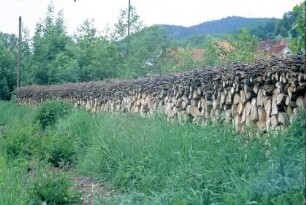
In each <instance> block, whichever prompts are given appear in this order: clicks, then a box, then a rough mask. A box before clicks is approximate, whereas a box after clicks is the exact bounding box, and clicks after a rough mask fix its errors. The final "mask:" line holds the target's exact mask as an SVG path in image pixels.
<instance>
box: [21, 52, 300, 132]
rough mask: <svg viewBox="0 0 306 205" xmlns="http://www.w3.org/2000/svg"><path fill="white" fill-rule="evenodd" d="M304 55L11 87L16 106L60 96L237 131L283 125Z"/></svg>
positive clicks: (98, 107) (292, 107)
mask: <svg viewBox="0 0 306 205" xmlns="http://www.w3.org/2000/svg"><path fill="white" fill-rule="evenodd" d="M304 61H305V56H304V55H291V56H287V57H286V58H271V59H270V60H268V61H263V60H258V61H257V62H256V63H254V64H251V65H249V64H233V65H230V66H227V67H219V68H209V69H198V70H192V71H188V72H184V73H180V74H171V75H160V76H151V77H147V78H143V79H138V80H130V81H129V80H122V81H115V80H107V81H101V82H89V83H78V84H65V85H56V86H28V87H23V88H20V89H18V90H17V100H18V103H20V104H30V105H37V104H39V103H41V102H43V101H45V100H46V99H50V98H56V99H65V100H68V101H70V102H72V103H73V104H74V105H75V106H82V107H86V109H88V110H90V111H92V112H100V111H103V112H135V113H140V114H142V115H148V114H150V113H154V112H156V111H162V112H165V113H166V115H167V116H168V119H169V120H178V121H179V122H182V123H184V122H189V121H191V122H194V123H198V124H203V125H205V124H207V123H210V122H219V121H223V120H225V121H227V122H229V123H232V124H233V125H234V126H235V128H236V129H237V130H242V129H245V127H256V128H259V129H261V130H265V131H269V130H271V129H275V128H279V127H283V126H287V125H288V124H289V123H290V122H291V121H292V120H293V119H294V118H295V116H296V115H297V113H298V112H299V108H302V107H303V106H304V97H305V91H306V75H305V71H304Z"/></svg>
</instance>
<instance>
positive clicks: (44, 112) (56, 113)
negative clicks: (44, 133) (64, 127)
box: [34, 101, 72, 130]
mask: <svg viewBox="0 0 306 205" xmlns="http://www.w3.org/2000/svg"><path fill="white" fill-rule="evenodd" d="M71 109H72V105H71V104H69V103H67V102H64V101H46V102H44V103H43V104H42V105H41V106H40V107H39V109H38V110H37V113H36V116H35V118H34V122H38V124H39V125H40V126H41V128H42V129H43V130H45V129H46V128H47V127H48V126H52V125H54V124H55V123H56V122H57V121H58V120H59V119H61V118H64V117H65V116H67V115H68V114H69V113H70V111H71Z"/></svg>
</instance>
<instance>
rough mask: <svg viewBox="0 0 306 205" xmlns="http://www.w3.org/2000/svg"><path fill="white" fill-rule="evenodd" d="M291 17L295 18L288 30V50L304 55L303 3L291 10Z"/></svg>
mask: <svg viewBox="0 0 306 205" xmlns="http://www.w3.org/2000/svg"><path fill="white" fill-rule="evenodd" d="M293 15H294V16H295V22H294V23H293V24H292V26H291V29H290V34H291V44H290V49H291V50H292V51H293V52H294V53H297V52H303V53H305V2H303V3H301V4H300V5H297V6H295V7H294V8H293Z"/></svg>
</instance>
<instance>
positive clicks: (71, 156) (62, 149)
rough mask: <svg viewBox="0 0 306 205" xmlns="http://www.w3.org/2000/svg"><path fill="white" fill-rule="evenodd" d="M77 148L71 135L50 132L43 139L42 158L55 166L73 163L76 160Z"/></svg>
mask: <svg viewBox="0 0 306 205" xmlns="http://www.w3.org/2000/svg"><path fill="white" fill-rule="evenodd" d="M75 155H76V150H75V149H74V146H73V141H72V139H70V138H69V136H60V135H57V134H49V135H47V136H44V138H43V139H42V150H41V155H40V158H41V159H42V160H46V161H47V162H49V163H51V164H52V165H53V166H55V167H64V166H68V165H73V164H74V163H75V160H76V157H75Z"/></svg>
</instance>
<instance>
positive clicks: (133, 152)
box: [0, 102, 305, 204]
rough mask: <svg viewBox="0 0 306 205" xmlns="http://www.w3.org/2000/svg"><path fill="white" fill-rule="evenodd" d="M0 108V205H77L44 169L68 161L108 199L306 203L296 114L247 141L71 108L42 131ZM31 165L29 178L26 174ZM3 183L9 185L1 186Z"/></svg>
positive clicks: (25, 111)
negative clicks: (110, 192) (106, 192)
mask: <svg viewBox="0 0 306 205" xmlns="http://www.w3.org/2000/svg"><path fill="white" fill-rule="evenodd" d="M55 107H56V106H55ZM0 110H1V112H0V123H3V124H4V126H2V128H0V141H1V143H0V150H1V152H0V153H1V155H0V166H1V172H2V173H1V175H0V179H1V180H0V185H1V187H0V189H1V190H5V191H4V192H3V191H1V192H0V204H12V203H16V204H27V203H29V202H31V203H41V202H42V201H46V202H49V203H56V204H63V203H77V202H78V199H79V198H78V197H79V194H78V193H76V192H72V193H71V186H72V185H71V183H70V181H69V177H68V176H66V175H57V174H55V175H50V172H49V171H48V170H50V167H60V168H65V167H67V166H69V167H71V168H73V170H75V172H76V173H77V174H79V175H85V176H91V177H95V178H99V179H100V180H101V181H103V182H104V184H105V186H106V188H107V187H108V188H110V189H116V190H117V191H116V193H115V194H113V195H111V197H110V198H107V199H106V198H104V197H103V196H100V197H99V196H97V200H98V202H99V203H105V204H111V203H113V204H119V203H120V204H213V203H221V204H302V203H303V202H304V196H303V189H304V178H305V176H304V173H305V172H304V170H305V147H304V145H305V141H304V134H305V128H304V127H303V125H302V124H301V122H303V120H304V119H303V116H302V115H301V116H299V117H300V119H298V120H296V121H294V122H293V123H292V125H291V126H290V127H289V128H288V129H286V130H284V131H282V132H271V133H270V134H257V135H253V137H252V138H250V137H249V135H248V137H246V136H245V135H243V134H238V133H236V132H234V131H233V130H232V129H231V128H230V127H227V126H226V125H209V126H207V127H200V126H197V125H193V124H190V123H187V124H185V125H181V124H177V123H166V120H165V119H164V117H163V116H161V115H157V116H154V117H151V118H143V117H139V116H137V115H131V114H118V113H113V114H105V113H104V114H95V115H91V114H89V113H88V112H86V111H84V110H78V109H72V108H69V109H68V110H69V112H67V114H65V115H63V116H61V117H59V118H57V119H56V120H55V121H54V122H52V125H51V126H50V127H48V129H44V134H43V135H41V133H40V132H41V131H40V129H39V124H37V123H34V122H35V116H37V113H39V112H40V111H36V109H30V108H27V107H23V106H21V107H16V106H15V105H13V103H5V102H0ZM37 110H42V109H41V108H38V109H37ZM9 113H13V114H11V115H9ZM33 113H34V114H33ZM35 113H36V115H35ZM48 126H49V125H48ZM33 164H34V165H33ZM33 167H34V168H35V170H37V171H36V174H35V175H31V174H29V170H33ZM51 170H52V168H51ZM42 173H44V174H45V175H44V174H42ZM43 176H45V177H43ZM12 179H14V180H12ZM9 181H11V183H12V184H13V185H12V187H13V186H15V187H16V189H15V190H12V188H11V189H10V186H7V187H5V188H4V185H3V184H6V182H9ZM28 182H29V183H28ZM46 183H47V184H46ZM53 183H57V185H54V184H53ZM28 184H29V185H28ZM2 186H3V187H2ZM57 186H58V188H56V189H52V187H57ZM49 189H51V190H49ZM20 190H23V191H20ZM24 190H27V191H24ZM18 191H19V192H20V193H21V194H19V195H18V194H17V195H16V194H13V195H10V192H11V193H16V192H18ZM55 196H56V197H55ZM48 197H49V198H56V199H57V201H48V200H47V198H48Z"/></svg>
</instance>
